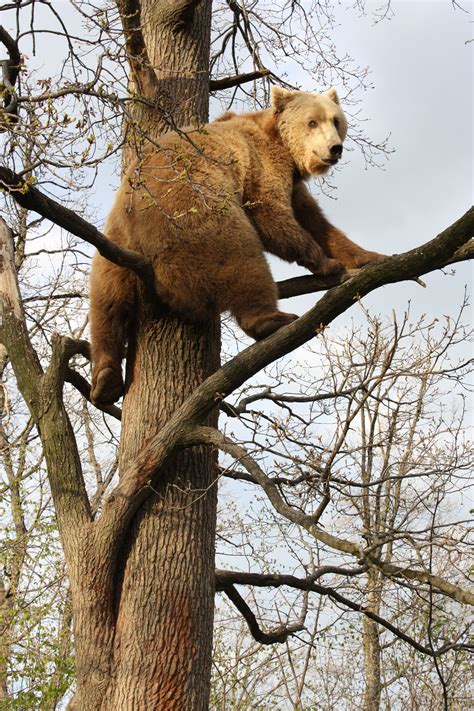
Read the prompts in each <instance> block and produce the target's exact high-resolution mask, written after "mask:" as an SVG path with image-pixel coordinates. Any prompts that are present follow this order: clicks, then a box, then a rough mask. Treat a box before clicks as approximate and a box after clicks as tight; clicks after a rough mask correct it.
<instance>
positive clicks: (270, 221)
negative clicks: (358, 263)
mask: <svg viewBox="0 0 474 711" xmlns="http://www.w3.org/2000/svg"><path fill="white" fill-rule="evenodd" d="M252 218H253V220H254V222H255V225H256V227H257V229H258V232H259V235H260V239H261V242H262V244H263V247H264V248H265V250H266V251H267V252H271V254H275V255H276V256H277V257H280V259H284V260H285V261H286V262H296V263H297V264H299V265H300V266H302V267H305V268H306V269H309V271H311V272H313V274H318V275H320V276H332V275H336V274H340V273H341V272H342V271H343V266H342V264H341V263H340V262H339V261H338V260H337V259H333V258H332V256H329V255H328V254H326V252H325V251H324V250H323V249H322V248H321V246H320V245H319V244H318V242H317V241H316V240H315V239H314V238H313V236H312V235H311V234H310V233H309V232H307V231H306V230H305V229H303V227H302V225H301V224H300V223H299V222H298V221H297V220H296V217H295V215H294V213H293V209H292V207H291V205H286V204H285V201H284V200H283V198H281V199H280V200H275V201H272V202H271V203H270V202H269V203H268V204H266V203H262V204H261V205H259V206H258V207H256V208H255V209H254V211H253V212H252Z"/></svg>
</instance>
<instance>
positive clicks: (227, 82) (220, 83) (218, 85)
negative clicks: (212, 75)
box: [209, 69, 270, 93]
mask: <svg viewBox="0 0 474 711" xmlns="http://www.w3.org/2000/svg"><path fill="white" fill-rule="evenodd" d="M269 74H270V70H269V69H259V70H258V71H255V72H248V73H247V74H238V75H237V76H233V77H223V78H222V79H211V80H210V82H209V91H210V92H211V93H213V92H214V91H223V90H224V89H230V88H231V87H233V86H240V85H241V84H246V83H247V82H249V81H256V80H257V79H262V78H263V77H266V76H268V75H269Z"/></svg>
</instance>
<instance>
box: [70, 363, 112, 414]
mask: <svg viewBox="0 0 474 711" xmlns="http://www.w3.org/2000/svg"><path fill="white" fill-rule="evenodd" d="M64 380H65V382H66V383H69V384H70V385H72V386H73V387H74V388H76V390H78V391H79V392H80V393H81V395H82V397H84V398H85V399H86V400H87V402H89V403H90V404H91V405H94V407H96V408H97V409H98V410H101V412H105V413H106V414H107V415H111V416H112V417H115V419H116V420H119V421H120V420H121V419H122V410H121V409H120V408H119V407H117V405H103V406H102V405H96V404H95V403H93V402H92V400H91V385H90V383H88V382H87V380H86V379H85V378H83V377H82V375H80V374H79V373H78V372H77V371H75V370H74V369H73V368H67V369H66V373H65V376H64Z"/></svg>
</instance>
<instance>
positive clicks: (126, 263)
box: [0, 166, 154, 284]
mask: <svg viewBox="0 0 474 711" xmlns="http://www.w3.org/2000/svg"><path fill="white" fill-rule="evenodd" d="M0 190H3V191H4V192H6V193H8V194H9V195H11V196H12V197H13V198H14V200H15V201H16V202H17V203H18V204H19V205H21V207H24V208H26V209H27V210H34V212H37V213H39V214H40V215H42V216H43V217H45V218H46V219H48V220H50V221H51V222H54V223H55V224H56V225H59V227H63V228H64V229H65V230H67V231H68V232H71V233H72V234H73V235H76V237H80V238H81V239H83V240H85V241H86V242H89V244H92V245H94V247H96V248H97V249H98V251H99V252H100V254H101V255H102V256H103V257H105V258H106V259H109V260H110V261H111V262H114V263H115V264H118V266H119V267H126V268H127V269H131V270H132V271H133V272H135V274H137V275H138V276H139V277H140V278H141V279H142V280H143V281H145V283H148V284H153V281H154V277H153V269H152V267H151V264H150V262H149V261H148V259H146V258H145V257H143V256H142V255H141V254H138V253H137V252H133V251H132V250H130V249H126V248H124V247H119V246H118V245H117V244H115V242H111V240H109V239H107V237H105V236H104V235H103V234H102V233H101V232H99V230H98V229H97V228H96V227H94V226H93V225H91V224H90V222H87V221H86V220H84V219H83V218H82V217H80V216H79V215H77V214H76V213H75V212H73V211H72V210H69V209H68V208H67V207H63V205H60V204H59V203H58V202H56V201H55V200H53V199H52V198H49V197H47V196H46V195H45V194H44V193H42V192H40V191H39V190H38V189H37V188H35V187H33V186H32V185H31V183H30V182H28V181H27V180H24V179H23V178H21V177H20V176H18V175H16V174H15V173H13V171H11V170H9V169H8V168H6V167H4V166H0Z"/></svg>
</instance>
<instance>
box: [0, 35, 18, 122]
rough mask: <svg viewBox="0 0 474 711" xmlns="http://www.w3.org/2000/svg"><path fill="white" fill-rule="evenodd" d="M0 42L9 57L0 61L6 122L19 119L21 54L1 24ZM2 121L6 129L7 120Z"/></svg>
mask: <svg viewBox="0 0 474 711" xmlns="http://www.w3.org/2000/svg"><path fill="white" fill-rule="evenodd" d="M0 42H1V43H2V44H3V45H4V47H5V48H6V50H7V52H8V57H9V58H8V59H3V60H2V61H1V62H0V64H1V66H2V83H3V86H4V88H5V91H4V94H3V113H4V114H6V123H9V122H11V121H12V120H13V121H15V120H17V119H18V98H17V96H16V93H15V83H16V80H17V79H18V74H19V73H20V66H21V54H20V50H19V49H18V44H17V43H16V41H15V40H14V39H13V37H11V36H10V35H9V34H8V32H7V31H6V29H5V28H4V27H2V26H1V25H0ZM0 123H3V126H2V127H1V128H2V129H4V128H5V121H4V120H3V121H1V122H0ZM0 130H1V129H0Z"/></svg>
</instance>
